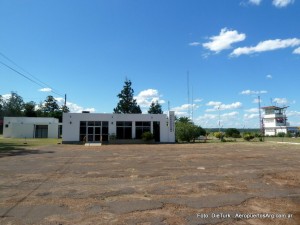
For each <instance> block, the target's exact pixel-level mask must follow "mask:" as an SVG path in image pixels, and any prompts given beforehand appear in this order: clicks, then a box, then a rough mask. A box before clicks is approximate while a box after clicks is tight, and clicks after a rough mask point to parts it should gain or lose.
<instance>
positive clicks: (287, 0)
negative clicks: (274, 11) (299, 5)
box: [272, 0, 294, 8]
mask: <svg viewBox="0 0 300 225" xmlns="http://www.w3.org/2000/svg"><path fill="white" fill-rule="evenodd" d="M293 3H294V0H273V2H272V4H273V5H274V6H275V7H277V8H283V7H286V6H288V5H290V4H293Z"/></svg>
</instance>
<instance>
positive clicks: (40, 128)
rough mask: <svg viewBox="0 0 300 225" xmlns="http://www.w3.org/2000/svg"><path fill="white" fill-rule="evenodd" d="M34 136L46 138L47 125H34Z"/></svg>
mask: <svg viewBox="0 0 300 225" xmlns="http://www.w3.org/2000/svg"><path fill="white" fill-rule="evenodd" d="M35 138H48V125H35Z"/></svg>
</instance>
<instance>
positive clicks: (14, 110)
mask: <svg viewBox="0 0 300 225" xmlns="http://www.w3.org/2000/svg"><path fill="white" fill-rule="evenodd" d="M23 109H24V101H23V98H22V97H21V96H20V95H18V94H17V93H11V96H10V97H9V98H8V100H7V101H4V104H3V114H4V116H22V115H23Z"/></svg>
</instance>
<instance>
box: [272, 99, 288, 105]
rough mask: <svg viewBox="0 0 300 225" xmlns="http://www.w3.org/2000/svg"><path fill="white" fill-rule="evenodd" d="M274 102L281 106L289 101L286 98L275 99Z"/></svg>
mask: <svg viewBox="0 0 300 225" xmlns="http://www.w3.org/2000/svg"><path fill="white" fill-rule="evenodd" d="M273 102H274V103H277V104H280V105H286V104H287V103H288V100H287V99H286V98H274V99H273Z"/></svg>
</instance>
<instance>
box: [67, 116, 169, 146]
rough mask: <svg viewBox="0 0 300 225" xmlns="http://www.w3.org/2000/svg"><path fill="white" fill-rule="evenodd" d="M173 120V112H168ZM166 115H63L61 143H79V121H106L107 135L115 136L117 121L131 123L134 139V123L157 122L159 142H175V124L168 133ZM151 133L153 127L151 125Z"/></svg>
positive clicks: (167, 118)
mask: <svg viewBox="0 0 300 225" xmlns="http://www.w3.org/2000/svg"><path fill="white" fill-rule="evenodd" d="M170 113H171V115H172V116H171V117H172V118H174V112H170ZM169 118H170V116H169V117H168V116H167V115H166V114H105V113H64V114H63V142H78V141H79V126H80V121H108V126H109V128H108V133H109V134H113V133H114V134H116V122H117V121H132V122H133V123H132V131H133V132H132V137H133V138H135V123H134V122H135V121H151V122H154V121H159V122H160V141H161V142H175V124H174V120H173V121H172V122H173V124H172V125H173V127H174V129H173V130H172V131H170V129H169V128H170V127H169V126H167V124H168V125H170V121H168V120H169ZM151 131H153V126H152V123H151Z"/></svg>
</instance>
